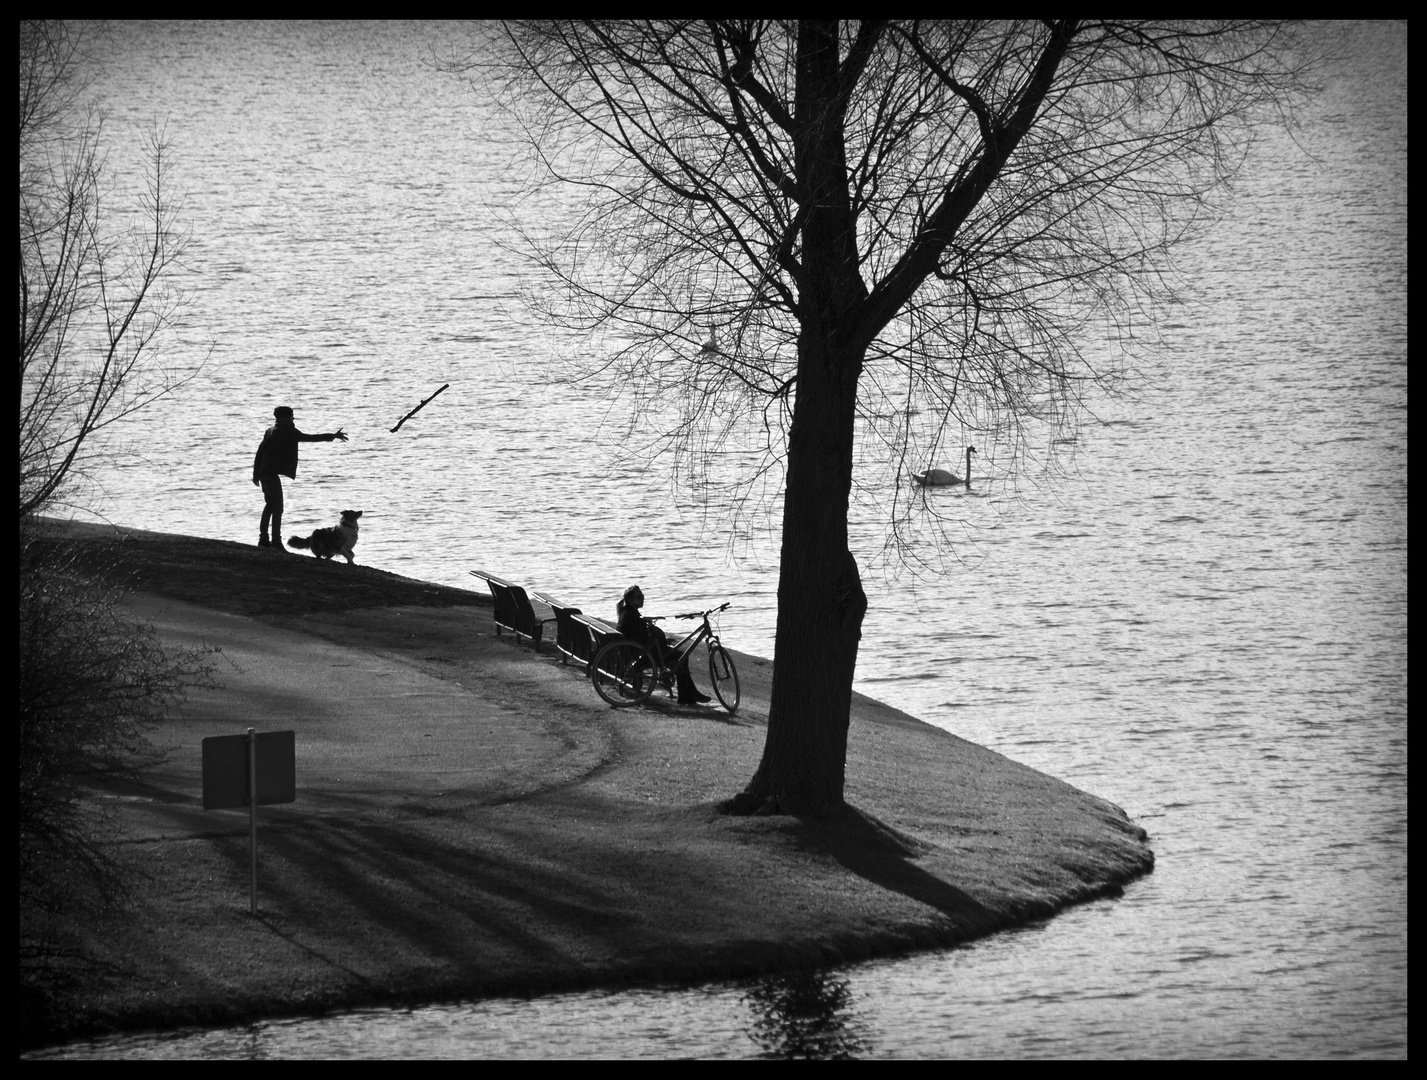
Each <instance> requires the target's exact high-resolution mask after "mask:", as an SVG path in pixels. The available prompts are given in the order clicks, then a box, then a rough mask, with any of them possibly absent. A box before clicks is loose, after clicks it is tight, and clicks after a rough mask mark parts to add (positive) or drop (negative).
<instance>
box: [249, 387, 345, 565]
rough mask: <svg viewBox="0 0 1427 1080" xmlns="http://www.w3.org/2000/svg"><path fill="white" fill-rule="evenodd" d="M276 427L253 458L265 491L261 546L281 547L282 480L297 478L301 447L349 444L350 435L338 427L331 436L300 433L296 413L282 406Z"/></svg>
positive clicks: (255, 480)
mask: <svg viewBox="0 0 1427 1080" xmlns="http://www.w3.org/2000/svg"><path fill="white" fill-rule="evenodd" d="M273 419H274V423H273V426H272V427H270V428H268V430H267V432H266V433H265V434H264V435H263V441H262V443H261V445H259V446H258V453H257V456H256V457H255V458H253V484H254V485H255V486H259V487H261V488H262V489H263V520H262V524H260V525H259V526H258V547H262V548H265V547H270V548H277V549H278V550H279V551H286V550H287V548H285V547H283V546H282V477H284V476H286V477H287V478H288V479H289V480H296V479H297V444H298V443H305V442H331V441H332V440H333V439H341V440H342V441H343V442H346V441H347V436H346V435H344V434H342V429H341V428H338V429H337V430H336V431H334V432H332V433H331V434H329V435H308V434H306V433H304V432H301V431H298V430H297V425H296V424H294V423H293V420H292V410H291V409H289V408H288V407H287V406H286V405H279V406H278V407H277V408H276V409H274V410H273ZM269 522H271V523H272V539H271V540H269V539H268V523H269Z"/></svg>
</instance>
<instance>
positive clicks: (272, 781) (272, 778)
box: [203, 728, 297, 915]
mask: <svg viewBox="0 0 1427 1080" xmlns="http://www.w3.org/2000/svg"><path fill="white" fill-rule="evenodd" d="M296 801H297V741H296V735H295V734H294V733H293V732H291V731H263V732H259V731H257V730H256V729H255V728H248V732H247V734H246V735H216V736H214V737H212V738H208V739H204V740H203V809H205V810H228V809H233V808H235V807H239V806H246V807H247V808H248V868H249V872H248V907H249V910H250V911H251V912H252V913H253V914H254V915H256V914H257V913H258V807H259V806H260V805H266V804H270V803H290V802H296Z"/></svg>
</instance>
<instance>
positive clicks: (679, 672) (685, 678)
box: [671, 653, 712, 705]
mask: <svg viewBox="0 0 1427 1080" xmlns="http://www.w3.org/2000/svg"><path fill="white" fill-rule="evenodd" d="M671 659H672V657H671ZM674 675H675V678H676V679H677V680H678V684H679V704H680V705H702V704H703V703H704V702H705V701H709V700H712V699H711V698H710V697H709V696H708V695H707V694H705V693H702V692H700V690H699V688H698V687H697V686H695V685H694V677H693V675H691V674H690V673H689V655H688V653H685V654H684V655H683V656H682V657H680V658H679V666H678V667H677V668H676V669H675V672H674Z"/></svg>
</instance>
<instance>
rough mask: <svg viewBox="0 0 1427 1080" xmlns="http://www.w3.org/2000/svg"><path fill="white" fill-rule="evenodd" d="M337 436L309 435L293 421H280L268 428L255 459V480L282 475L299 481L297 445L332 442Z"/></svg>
mask: <svg viewBox="0 0 1427 1080" xmlns="http://www.w3.org/2000/svg"><path fill="white" fill-rule="evenodd" d="M336 437H337V436H336V434H335V433H334V434H331V435H308V434H306V433H305V432H301V431H298V430H297V425H296V424H294V423H293V422H292V421H291V420H279V421H278V422H277V423H276V424H274V425H273V426H272V427H270V428H268V430H267V433H266V434H264V435H263V441H262V443H261V445H259V446H258V453H257V456H256V457H254V458H253V479H254V480H258V479H261V478H262V477H264V476H276V475H278V474H279V473H281V474H282V475H283V476H286V477H287V478H288V479H290V480H296V479H297V444H298V443H305V442H331V441H332V440H333V439H335V438H336Z"/></svg>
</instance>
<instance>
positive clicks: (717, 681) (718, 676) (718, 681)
mask: <svg viewBox="0 0 1427 1080" xmlns="http://www.w3.org/2000/svg"><path fill="white" fill-rule="evenodd" d="M709 682H711V683H713V692H714V694H715V695H717V697H718V699H719V701H721V702H722V703H723V707H724V708H725V709H727V710H728V712H729V715H730V716H731V715H733V714H734V713H736V712H737V711H738V702H739V700H740V698H739V693H738V672H737V671H736V670H735V669H734V666H733V657H732V656H731V655H730V654H729V651H728V650H727V649H725V648H724V647H723V646H722V645H710V646H709Z"/></svg>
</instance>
